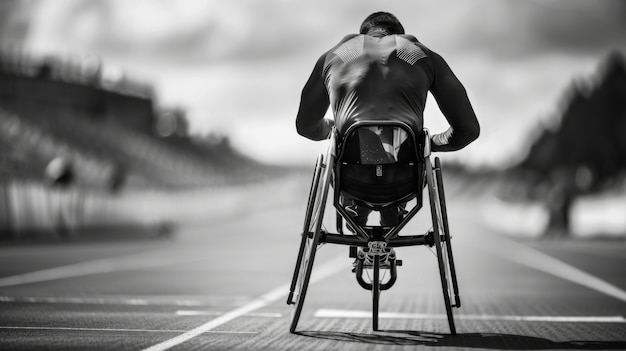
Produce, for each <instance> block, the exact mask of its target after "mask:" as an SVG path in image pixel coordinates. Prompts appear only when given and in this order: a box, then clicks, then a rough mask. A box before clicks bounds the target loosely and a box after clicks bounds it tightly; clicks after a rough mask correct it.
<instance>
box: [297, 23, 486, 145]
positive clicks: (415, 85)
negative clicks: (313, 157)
mask: <svg viewBox="0 0 626 351" xmlns="http://www.w3.org/2000/svg"><path fill="white" fill-rule="evenodd" d="M429 91H430V92H431V93H432V95H433V96H434V98H435V100H436V101H437V104H438V105H439V108H440V110H441V111H442V113H443V115H444V116H445V118H446V119H447V121H448V123H449V124H450V128H449V129H448V130H447V131H446V132H444V133H441V134H437V135H434V136H433V137H432V141H433V143H432V144H431V149H432V151H455V150H459V149H461V148H463V147H465V146H466V145H468V144H469V143H471V142H472V141H473V140H475V139H476V138H477V137H478V135H479V133H480V127H479V124H478V120H477V119H476V115H475V113H474V110H473V109H472V105H471V104H470V101H469V99H468V97H467V93H466V91H465V88H464V87H463V85H462V84H461V82H460V81H459V80H458V79H457V77H456V76H455V75H454V73H453V72H452V70H451V69H450V67H449V66H448V64H447V63H446V62H445V60H444V59H443V58H442V57H441V56H440V55H438V54H437V53H435V52H434V51H432V50H429V49H428V48H427V47H426V46H424V45H423V44H421V43H420V42H419V41H418V40H417V39H416V38H415V37H414V36H411V35H384V34H381V35H371V34H370V35H364V34H361V35H356V34H353V35H348V36H346V37H345V38H344V39H343V40H341V42H339V44H337V45H335V46H334V47H333V48H332V49H330V50H329V51H327V52H326V53H324V54H323V55H322V56H321V57H320V58H319V60H318V61H317V63H316V64H315V68H314V69H313V72H312V73H311V76H310V77H309V79H308V81H307V82H306V84H305V86H304V89H303V90H302V96H301V100H300V107H299V110H298V115H297V118H296V128H297V130H298V133H299V134H300V135H302V136H305V137H307V138H309V139H312V140H323V139H326V138H328V136H329V133H330V130H331V128H332V126H333V123H334V124H335V126H336V127H337V130H338V131H339V134H340V135H342V134H343V133H344V132H345V131H346V130H347V128H348V127H349V126H350V125H351V124H352V123H354V122H356V121H367V120H370V121H371V120H399V121H402V122H404V123H407V124H408V125H409V126H410V127H411V128H412V129H413V131H414V132H415V133H416V134H417V135H419V133H420V132H421V131H422V128H423V113H424V107H425V104H426V97H427V94H428V92H429ZM329 106H331V108H332V111H333V115H334V121H333V120H329V119H325V118H324V115H325V114H326V111H327V110H328V107H329Z"/></svg>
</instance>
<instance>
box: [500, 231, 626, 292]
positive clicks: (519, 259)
mask: <svg viewBox="0 0 626 351" xmlns="http://www.w3.org/2000/svg"><path fill="white" fill-rule="evenodd" d="M499 241H500V243H502V245H499V244H500V243H498V246H497V247H496V249H494V250H490V251H489V252H490V253H492V254H495V255H497V256H499V257H502V258H505V259H507V260H510V261H512V262H515V263H518V264H521V265H524V266H527V267H530V268H534V269H536V270H538V271H541V272H544V273H548V274H551V275H553V276H556V277H559V278H561V279H564V280H568V281H570V282H573V283H576V284H579V285H582V286H585V287H588V288H590V289H592V290H596V291H598V292H601V293H603V294H606V295H608V296H612V297H614V298H616V299H618V300H621V301H624V302H626V291H624V290H622V289H620V288H618V287H617V286H615V285H613V284H611V283H609V282H607V281H605V280H602V279H600V278H598V277H596V276H594V275H591V274H589V273H587V272H585V271H582V270H580V269H578V268H576V267H574V266H572V265H569V264H567V263H565V262H563V261H560V260H558V259H556V258H554V257H552V256H550V255H547V254H544V253H543V252H541V251H538V250H535V249H533V248H530V247H528V246H525V245H522V244H518V243H516V242H514V241H506V240H499ZM505 243H506V244H505ZM507 246H508V247H507Z"/></svg>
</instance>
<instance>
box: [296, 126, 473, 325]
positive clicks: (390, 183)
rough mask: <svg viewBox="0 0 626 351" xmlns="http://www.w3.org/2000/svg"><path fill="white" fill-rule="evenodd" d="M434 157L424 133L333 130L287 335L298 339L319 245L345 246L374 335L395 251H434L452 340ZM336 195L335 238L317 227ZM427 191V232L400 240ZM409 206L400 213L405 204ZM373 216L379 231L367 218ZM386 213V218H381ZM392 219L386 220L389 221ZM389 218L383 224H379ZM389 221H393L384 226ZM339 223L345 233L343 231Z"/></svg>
mask: <svg viewBox="0 0 626 351" xmlns="http://www.w3.org/2000/svg"><path fill="white" fill-rule="evenodd" d="M441 172H442V171H441V163H440V160H439V158H437V157H436V158H435V159H434V166H433V164H432V163H431V152H430V137H429V135H428V130H426V129H424V130H423V131H422V132H421V135H420V138H419V139H418V138H417V137H416V134H415V133H414V132H413V130H412V129H411V128H410V127H409V126H408V125H407V124H405V123H403V122H398V121H358V122H356V123H354V124H352V125H351V126H350V127H349V128H348V129H347V130H346V131H345V133H344V134H343V136H340V135H338V132H337V130H336V129H333V131H332V134H331V140H330V144H329V147H328V151H327V153H326V155H324V154H321V155H320V156H319V157H318V158H317V162H316V165H315V170H314V173H313V179H312V183H311V188H310V191H309V197H308V202H307V206H306V214H305V217H304V225H303V229H302V234H301V242H300V249H299V251H298V257H297V260H296V265H295V269H294V274H293V279H292V282H291V287H290V291H289V295H288V298H287V304H288V305H293V311H292V318H291V326H290V329H289V330H290V332H291V333H295V332H296V327H297V325H298V321H299V319H300V314H301V312H302V307H303V305H304V300H305V297H306V293H307V288H308V285H309V280H310V278H311V273H312V270H313V263H314V261H315V254H316V251H317V249H318V248H319V246H320V245H322V244H339V245H346V246H349V247H350V249H349V252H350V255H349V256H350V257H351V258H354V259H355V263H354V269H353V272H354V273H355V275H356V280H357V282H358V283H359V285H360V286H361V287H363V288H364V289H367V290H370V291H371V295H372V328H373V330H375V331H376V330H378V310H379V300H380V294H381V291H384V290H387V289H389V288H391V287H392V286H393V285H394V283H395V282H396V278H397V267H398V266H400V265H401V264H402V262H401V260H399V259H397V258H396V254H395V251H394V248H397V247H404V246H417V245H428V246H431V247H432V246H434V247H435V251H436V256H437V261H438V267H439V275H440V277H441V285H442V291H443V299H444V302H445V309H446V314H447V320H448V325H449V327H450V333H451V334H452V335H455V334H456V329H455V325H454V316H453V312H452V309H453V308H459V307H461V300H460V297H459V288H458V284H457V279H456V271H455V268H454V259H453V256H452V245H451V238H452V237H451V236H450V231H449V227H448V218H447V212H446V202H445V194H444V189H443V181H442V173H441ZM331 186H332V188H333V204H334V208H335V210H336V222H337V233H331V232H328V231H327V230H326V229H325V228H324V226H323V225H322V220H323V218H324V212H325V208H326V201H327V198H328V196H329V193H330V190H329V189H330V188H331ZM425 187H427V188H428V198H429V203H430V209H431V217H432V227H431V229H429V230H427V232H426V233H424V234H422V235H399V233H400V231H401V230H402V229H403V228H404V227H405V225H406V224H407V223H408V222H409V221H410V220H411V219H412V218H413V217H414V216H415V215H416V214H417V213H418V211H419V210H420V209H421V208H422V202H423V199H422V198H423V193H424V188H425ZM410 200H415V201H412V203H414V205H413V207H412V208H410V209H409V210H407V209H405V206H406V204H407V202H408V201H410ZM372 211H377V212H379V213H380V214H381V224H380V225H367V222H366V220H365V221H364V218H366V217H367V214H368V213H370V212H372ZM383 214H386V215H385V216H383ZM390 214H391V215H390ZM383 217H387V221H386V223H385V222H384V221H382V219H383ZM389 218H390V219H389ZM344 222H345V227H346V229H347V230H344Z"/></svg>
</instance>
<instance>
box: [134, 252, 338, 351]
mask: <svg viewBox="0 0 626 351" xmlns="http://www.w3.org/2000/svg"><path fill="white" fill-rule="evenodd" d="M345 263H346V259H345V256H344V255H341V256H340V257H337V258H335V259H332V260H330V261H327V262H325V263H324V265H322V266H319V267H314V269H313V274H312V275H311V279H310V281H309V284H310V285H312V284H314V283H316V282H318V281H320V280H323V279H325V278H327V277H330V276H331V275H333V274H335V273H338V272H339V271H341V270H344V269H346V264H345ZM290 286H291V283H286V284H283V285H281V286H279V287H277V288H275V289H273V290H271V291H269V292H267V293H265V294H263V295H262V296H260V297H259V298H257V299H256V300H254V301H251V302H250V303H248V304H246V305H244V306H241V307H239V308H236V309H234V310H232V311H229V312H227V313H225V314H223V315H221V316H219V317H217V318H215V319H212V320H210V321H208V322H206V323H204V324H202V325H200V326H198V327H196V328H194V329H192V330H190V331H188V332H186V333H183V334H181V335H178V336H176V337H174V338H172V339H169V340H165V341H164V342H161V343H159V344H156V345H154V346H151V347H148V348H146V349H144V351H163V350H167V349H169V348H172V347H174V346H177V345H180V344H182V343H184V342H185V341H188V340H190V339H193V338H195V337H196V336H198V335H200V334H203V333H206V332H207V331H209V330H211V329H214V328H217V327H219V326H220V325H222V324H225V323H228V322H230V321H232V320H233V319H235V318H238V317H241V316H243V315H246V314H248V313H251V312H253V311H256V310H258V309H261V308H263V307H265V306H267V305H269V304H271V303H274V302H275V301H277V300H279V299H281V298H283V297H284V296H286V295H287V293H288V292H289V287H290Z"/></svg>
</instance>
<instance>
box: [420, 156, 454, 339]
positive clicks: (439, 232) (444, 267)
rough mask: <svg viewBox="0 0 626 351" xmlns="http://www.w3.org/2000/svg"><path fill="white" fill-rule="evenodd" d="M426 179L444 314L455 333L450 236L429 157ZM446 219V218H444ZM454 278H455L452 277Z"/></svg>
mask: <svg viewBox="0 0 626 351" xmlns="http://www.w3.org/2000/svg"><path fill="white" fill-rule="evenodd" d="M426 180H427V182H428V195H429V196H428V197H429V198H430V212H431V215H432V220H433V236H434V239H435V240H434V242H435V249H436V251H437V262H438V264H439V276H440V277H441V287H442V290H443V300H444V303H445V305H446V314H447V316H448V325H449V326H450V334H452V335H456V328H455V326H454V315H453V314H452V302H451V299H450V292H451V289H450V288H451V285H452V281H453V279H452V277H451V276H452V271H451V269H450V262H451V260H450V257H451V250H449V247H450V246H449V245H448V243H446V240H448V241H449V238H450V236H449V235H446V234H447V233H445V227H446V226H445V225H444V219H443V211H442V204H441V197H440V195H441V194H439V191H438V190H439V189H438V184H437V183H438V182H437V180H436V179H435V172H434V171H433V168H432V164H431V162H430V157H427V158H426ZM446 220H447V219H446ZM454 280H456V279H454Z"/></svg>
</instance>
